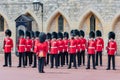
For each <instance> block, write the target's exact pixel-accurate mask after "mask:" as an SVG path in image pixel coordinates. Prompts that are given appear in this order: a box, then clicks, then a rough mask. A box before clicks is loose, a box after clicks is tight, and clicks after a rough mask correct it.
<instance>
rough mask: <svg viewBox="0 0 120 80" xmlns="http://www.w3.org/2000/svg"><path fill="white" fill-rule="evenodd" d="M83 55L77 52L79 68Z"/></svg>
mask: <svg viewBox="0 0 120 80" xmlns="http://www.w3.org/2000/svg"><path fill="white" fill-rule="evenodd" d="M80 54H81V53H80V52H77V62H78V66H80V62H81V61H80V56H81V55H80Z"/></svg>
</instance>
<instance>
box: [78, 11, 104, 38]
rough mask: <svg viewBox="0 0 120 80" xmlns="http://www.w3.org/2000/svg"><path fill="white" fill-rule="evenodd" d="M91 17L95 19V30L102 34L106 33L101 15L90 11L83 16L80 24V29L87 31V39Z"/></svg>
mask: <svg viewBox="0 0 120 80" xmlns="http://www.w3.org/2000/svg"><path fill="white" fill-rule="evenodd" d="M91 16H94V17H95V30H101V31H102V33H104V32H103V24H102V23H103V20H102V19H101V18H99V17H100V15H98V13H97V12H95V11H93V10H88V11H87V12H85V13H84V15H82V17H81V18H80V23H79V29H82V30H84V31H85V34H86V38H88V34H89V32H90V18H91Z"/></svg>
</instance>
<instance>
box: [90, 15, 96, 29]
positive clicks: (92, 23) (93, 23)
mask: <svg viewBox="0 0 120 80" xmlns="http://www.w3.org/2000/svg"><path fill="white" fill-rule="evenodd" d="M95 25H96V24H95V16H94V15H92V16H91V17H90V31H95Z"/></svg>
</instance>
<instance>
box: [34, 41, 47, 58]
mask: <svg viewBox="0 0 120 80" xmlns="http://www.w3.org/2000/svg"><path fill="white" fill-rule="evenodd" d="M36 51H37V56H38V57H46V54H47V52H48V45H47V43H46V42H43V43H38V44H37V46H36Z"/></svg>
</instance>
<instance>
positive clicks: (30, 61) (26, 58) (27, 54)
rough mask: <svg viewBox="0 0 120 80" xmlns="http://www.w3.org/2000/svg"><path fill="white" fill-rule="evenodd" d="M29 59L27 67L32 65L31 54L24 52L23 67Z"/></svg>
mask: <svg viewBox="0 0 120 80" xmlns="http://www.w3.org/2000/svg"><path fill="white" fill-rule="evenodd" d="M28 59H29V66H31V65H32V53H31V52H26V53H25V65H26V66H27V62H28Z"/></svg>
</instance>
